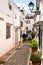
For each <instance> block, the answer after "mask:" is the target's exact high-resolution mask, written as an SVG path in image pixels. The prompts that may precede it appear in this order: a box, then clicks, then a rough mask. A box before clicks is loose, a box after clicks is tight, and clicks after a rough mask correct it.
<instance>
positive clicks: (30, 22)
mask: <svg viewBox="0 0 43 65" xmlns="http://www.w3.org/2000/svg"><path fill="white" fill-rule="evenodd" d="M25 22H26V28H28V30H29V31H32V27H33V24H34V23H35V21H34V15H28V14H27V15H26V16H25Z"/></svg>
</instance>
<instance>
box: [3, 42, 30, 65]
mask: <svg viewBox="0 0 43 65" xmlns="http://www.w3.org/2000/svg"><path fill="white" fill-rule="evenodd" d="M29 50H30V48H29V46H28V44H27V43H25V44H24V45H23V46H22V47H21V48H19V49H17V51H16V52H15V53H14V54H13V55H12V57H11V58H10V59H9V60H8V61H7V62H6V63H4V65H27V61H28V56H29Z"/></svg>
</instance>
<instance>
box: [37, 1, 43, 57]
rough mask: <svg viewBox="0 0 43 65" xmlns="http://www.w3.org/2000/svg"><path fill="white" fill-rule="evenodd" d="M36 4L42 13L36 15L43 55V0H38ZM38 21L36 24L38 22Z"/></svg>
mask: <svg viewBox="0 0 43 65" xmlns="http://www.w3.org/2000/svg"><path fill="white" fill-rule="evenodd" d="M36 6H37V7H38V8H39V11H40V14H38V15H37V16H36V22H37V23H38V26H37V27H38V28H39V30H38V31H39V41H40V42H39V43H40V50H41V51H42V57H43V0H36ZM37 23H36V24H37Z"/></svg>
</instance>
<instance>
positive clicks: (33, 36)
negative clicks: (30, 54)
mask: <svg viewBox="0 0 43 65" xmlns="http://www.w3.org/2000/svg"><path fill="white" fill-rule="evenodd" d="M31 34H32V39H33V38H35V36H36V31H34V30H33V31H32V32H31Z"/></svg>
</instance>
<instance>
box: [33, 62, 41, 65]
mask: <svg viewBox="0 0 43 65" xmlns="http://www.w3.org/2000/svg"><path fill="white" fill-rule="evenodd" d="M32 65H41V62H37V63H32Z"/></svg>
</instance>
